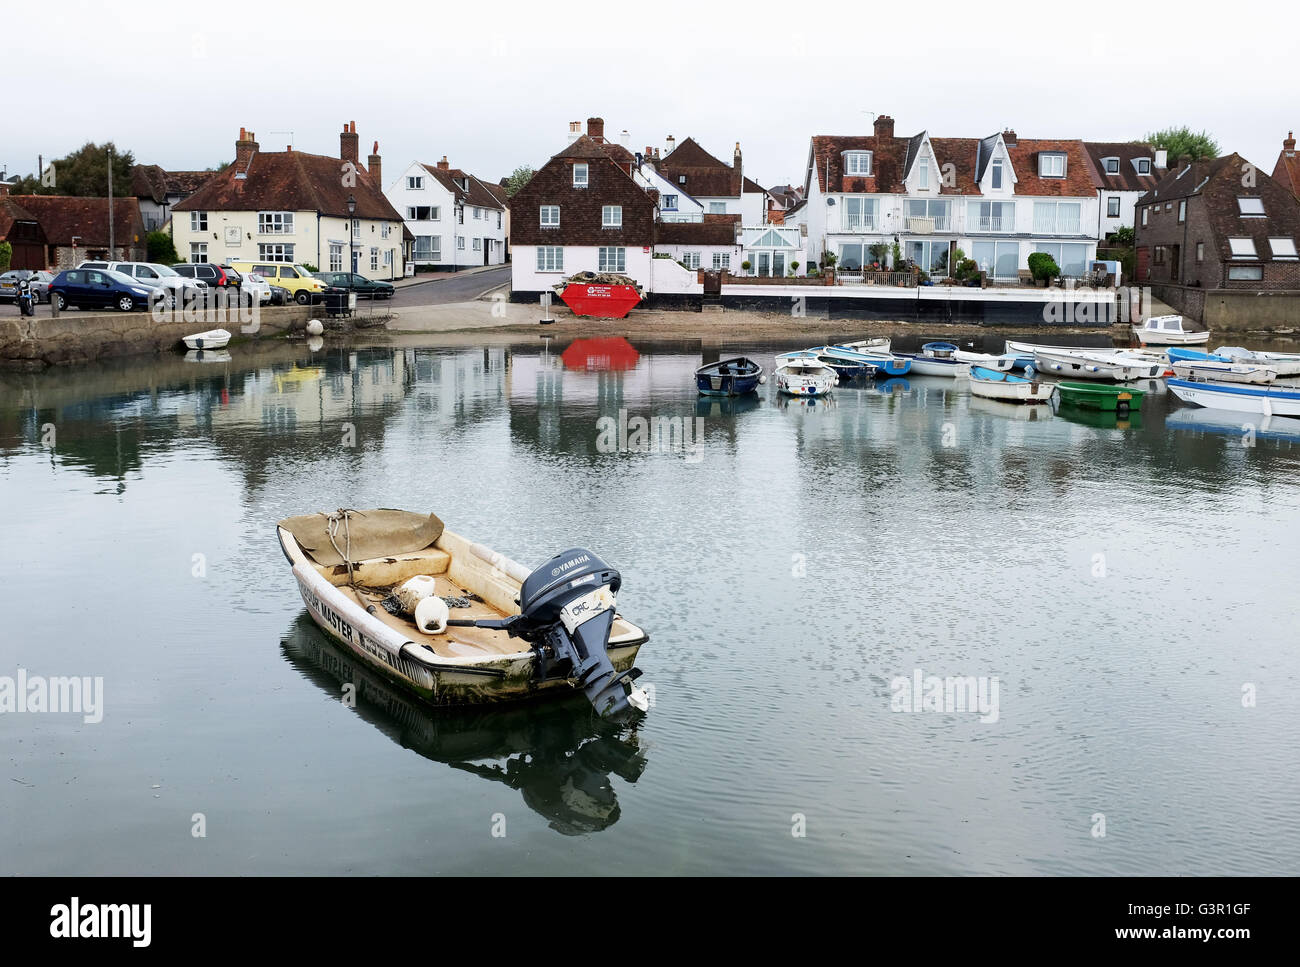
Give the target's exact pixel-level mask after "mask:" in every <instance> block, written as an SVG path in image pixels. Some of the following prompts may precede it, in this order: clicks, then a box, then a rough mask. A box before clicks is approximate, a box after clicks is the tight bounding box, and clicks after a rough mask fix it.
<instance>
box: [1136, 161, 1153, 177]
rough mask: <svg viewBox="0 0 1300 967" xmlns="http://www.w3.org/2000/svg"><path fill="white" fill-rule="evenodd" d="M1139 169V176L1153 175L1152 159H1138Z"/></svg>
mask: <svg viewBox="0 0 1300 967" xmlns="http://www.w3.org/2000/svg"><path fill="white" fill-rule="evenodd" d="M1137 169H1138V174H1140V175H1149V174H1151V159H1150V158H1138V159H1137Z"/></svg>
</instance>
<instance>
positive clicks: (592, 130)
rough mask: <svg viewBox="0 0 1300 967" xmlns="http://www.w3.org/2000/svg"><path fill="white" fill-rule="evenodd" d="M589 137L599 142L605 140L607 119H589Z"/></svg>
mask: <svg viewBox="0 0 1300 967" xmlns="http://www.w3.org/2000/svg"><path fill="white" fill-rule="evenodd" d="M587 137H589V138H594V139H595V140H597V141H604V140H605V119H604V118H587Z"/></svg>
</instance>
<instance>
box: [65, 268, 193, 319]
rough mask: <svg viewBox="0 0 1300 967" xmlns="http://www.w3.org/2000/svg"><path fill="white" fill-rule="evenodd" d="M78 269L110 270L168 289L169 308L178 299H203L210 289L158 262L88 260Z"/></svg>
mask: <svg viewBox="0 0 1300 967" xmlns="http://www.w3.org/2000/svg"><path fill="white" fill-rule="evenodd" d="M77 268H79V269H109V270H110V271H113V272H121V273H122V274H123V275H129V276H131V278H133V279H135V280H136V281H137V282H143V283H144V284H145V285H147V286H149V287H150V288H155V289H166V290H167V291H168V292H169V293H171V298H170V299H168V300H167V306H168V308H171V307H173V306H174V305H175V304H176V300H177V299H180V300H181V301H182V302H187V301H189V300H191V299H196V298H201V297H202V296H203V294H204V293H205V292H206V291H207V288H208V284H207V283H206V282H204V281H202V280H201V279H190V278H186V277H185V276H183V275H181V274H180V273H179V272H177V271H176V270H174V269H170V268H168V267H167V266H165V265H159V264H158V263H157V262H95V261H89V260H88V261H85V262H82V263H81V264H80V265H78V266H77Z"/></svg>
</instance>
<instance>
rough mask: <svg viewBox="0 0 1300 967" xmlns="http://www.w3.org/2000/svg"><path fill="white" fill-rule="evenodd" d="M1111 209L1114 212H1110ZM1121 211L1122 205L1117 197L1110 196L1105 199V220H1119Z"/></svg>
mask: <svg viewBox="0 0 1300 967" xmlns="http://www.w3.org/2000/svg"><path fill="white" fill-rule="evenodd" d="M1112 208H1113V209H1115V210H1114V211H1111V209H1112ZM1122 209H1123V205H1122V203H1121V200H1120V197H1119V195H1111V196H1110V197H1109V198H1107V199H1106V217H1107V218H1119V216H1120V213H1121V211H1122Z"/></svg>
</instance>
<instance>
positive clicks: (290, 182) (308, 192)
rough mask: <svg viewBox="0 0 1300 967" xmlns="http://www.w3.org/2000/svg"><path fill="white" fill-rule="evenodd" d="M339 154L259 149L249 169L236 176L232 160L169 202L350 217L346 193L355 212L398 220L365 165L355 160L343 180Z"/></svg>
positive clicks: (194, 207) (193, 207)
mask: <svg viewBox="0 0 1300 967" xmlns="http://www.w3.org/2000/svg"><path fill="white" fill-rule="evenodd" d="M343 165H344V162H343V160H342V159H341V158H330V157H327V156H325V155H319V154H308V153H306V152H305V151H266V152H261V151H259V152H258V153H257V154H255V155H253V159H252V161H250V162H249V165H248V175H247V177H245V178H236V177H235V172H236V168H237V166H236V165H230V166H229V167H227V168H226V169H225V170H224V171H221V172H218V173H217V174H215V175H213V176H212V178H211V179H209V180H208V181H207V182H206V183H205V184H204V185H203V187H202V188H200V189H199V190H198V191H196V192H195V193H194V194H192V195H190V197H188V198H186V199H185V200H184V201H182V202H180V203H178V204H177V205H175V206H174V207H173V209H172V210H173V211H178V212H180V211H216V212H232V211H233V212H247V211H289V212H302V211H318V212H320V213H321V214H322V215H330V216H334V217H338V218H347V217H348V204H347V203H348V196H349V195H352V196H354V197H355V198H356V201H357V210H356V216H357V217H358V218H376V219H384V220H388V221H395V222H400V221H401V220H402V216H401V215H399V214H397V211H396V209H394V208H393V206H392V205H391V204H390V203H389V201H388V199H387V198H386V197H385V196H384V193H383V191H382V190H381V189H380V188H379V187H377V186H376V185H374V184H373V183H372V182H371V180H370V175H369V174H367V172H366V169H365V168H363V167H362V166H360V165H357V169H356V184H355V185H353V186H351V187H345V186H344V184H343Z"/></svg>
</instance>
